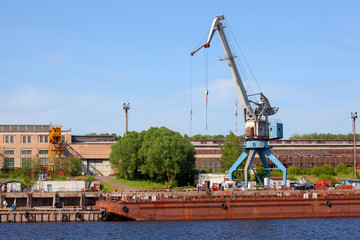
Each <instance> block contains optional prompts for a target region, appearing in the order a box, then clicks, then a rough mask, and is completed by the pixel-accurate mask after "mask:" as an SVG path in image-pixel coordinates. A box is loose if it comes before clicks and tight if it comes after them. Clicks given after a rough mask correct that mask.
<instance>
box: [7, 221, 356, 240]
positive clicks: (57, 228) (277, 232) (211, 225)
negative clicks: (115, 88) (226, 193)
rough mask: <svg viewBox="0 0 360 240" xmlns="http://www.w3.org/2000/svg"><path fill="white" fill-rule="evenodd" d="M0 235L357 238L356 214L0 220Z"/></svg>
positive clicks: (81, 237)
mask: <svg viewBox="0 0 360 240" xmlns="http://www.w3.org/2000/svg"><path fill="white" fill-rule="evenodd" d="M0 239H143V240H145V239H222V240H227V239H291V240H292V239H302V240H303V239H360V218H321V219H285V220H284V219H281V220H230V221H188V222H82V223H79V222H78V223H76V222H74V223H3V224H0Z"/></svg>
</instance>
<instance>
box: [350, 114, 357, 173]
mask: <svg viewBox="0 0 360 240" xmlns="http://www.w3.org/2000/svg"><path fill="white" fill-rule="evenodd" d="M351 118H352V119H353V120H354V124H353V127H354V178H355V179H356V132H355V119H356V118H357V112H355V113H351Z"/></svg>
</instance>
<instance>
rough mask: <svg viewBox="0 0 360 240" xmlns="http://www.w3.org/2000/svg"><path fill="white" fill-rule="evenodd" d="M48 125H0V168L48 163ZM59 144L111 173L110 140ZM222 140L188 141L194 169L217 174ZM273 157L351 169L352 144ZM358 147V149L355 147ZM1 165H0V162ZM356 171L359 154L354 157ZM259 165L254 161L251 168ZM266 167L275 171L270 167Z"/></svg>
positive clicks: (276, 149)
mask: <svg viewBox="0 0 360 240" xmlns="http://www.w3.org/2000/svg"><path fill="white" fill-rule="evenodd" d="M49 128H50V125H0V153H1V154H2V155H3V156H4V157H3V158H1V157H0V167H1V168H2V167H6V168H10V169H11V168H21V167H22V164H23V162H25V161H26V160H27V159H31V158H39V161H40V163H46V162H47V161H48V151H49ZM61 133H62V141H63V143H64V146H65V148H64V150H65V155H66V156H75V157H78V158H79V159H81V163H82V172H83V173H86V174H91V175H95V176H109V175H111V174H112V173H114V171H113V170H112V169H111V165H110V162H109V154H110V152H111V146H112V145H113V144H115V139H114V136H111V135H108V136H106V135H105V136H87V135H72V133H71V129H70V130H62V131H61ZM224 141H225V140H190V142H191V144H193V146H194V148H195V151H196V154H195V158H196V162H195V167H196V168H197V169H198V170H199V171H201V170H205V171H206V170H209V169H210V170H211V171H215V172H220V159H221V149H220V145H222V144H224ZM270 144H271V145H272V146H273V149H272V151H273V153H274V154H275V155H276V157H277V158H278V159H279V160H280V161H281V163H282V164H283V165H284V166H286V167H289V166H296V167H299V168H301V169H306V168H313V167H315V166H322V165H323V164H329V165H331V166H333V167H336V166H337V165H338V164H339V163H344V164H345V165H346V166H348V167H350V166H353V164H354V161H353V141H352V140H273V141H271V142H270ZM358 147H360V146H359V145H358ZM1 161H2V162H1ZM357 162H358V165H357V166H358V169H360V151H358V153H357ZM260 163H261V161H260V160H259V159H258V157H255V159H254V162H253V164H260ZM269 164H270V167H275V166H273V165H271V164H272V163H271V162H269Z"/></svg>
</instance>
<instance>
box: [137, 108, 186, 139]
mask: <svg viewBox="0 0 360 240" xmlns="http://www.w3.org/2000/svg"><path fill="white" fill-rule="evenodd" d="M131 108H132V110H134V111H135V112H137V113H140V114H141V115H143V116H144V117H147V118H149V119H151V120H153V121H155V122H158V123H161V124H162V125H164V126H167V127H169V128H172V129H176V130H179V131H182V132H185V133H188V131H186V130H184V129H181V128H177V127H174V126H171V125H170V124H167V123H164V122H162V121H160V120H157V119H155V118H153V117H151V116H149V115H147V114H145V113H143V112H140V111H139V110H137V109H135V108H134V107H131Z"/></svg>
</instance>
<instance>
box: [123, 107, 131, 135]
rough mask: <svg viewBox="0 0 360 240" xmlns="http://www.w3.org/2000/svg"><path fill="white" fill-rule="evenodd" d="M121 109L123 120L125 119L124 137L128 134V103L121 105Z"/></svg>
mask: <svg viewBox="0 0 360 240" xmlns="http://www.w3.org/2000/svg"><path fill="white" fill-rule="evenodd" d="M123 109H124V110H125V118H126V130H125V136H127V134H128V110H129V109H130V103H127V104H126V103H123Z"/></svg>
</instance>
